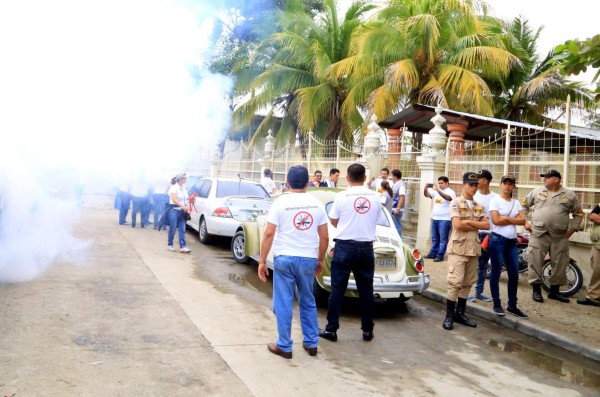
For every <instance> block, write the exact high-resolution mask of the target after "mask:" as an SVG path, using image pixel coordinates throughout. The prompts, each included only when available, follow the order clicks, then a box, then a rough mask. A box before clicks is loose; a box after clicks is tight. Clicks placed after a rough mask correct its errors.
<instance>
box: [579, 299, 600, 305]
mask: <svg viewBox="0 0 600 397" xmlns="http://www.w3.org/2000/svg"><path fill="white" fill-rule="evenodd" d="M577 303H579V304H580V305H592V306H600V303H597V302H594V301H593V300H591V299H588V298H581V299H577Z"/></svg>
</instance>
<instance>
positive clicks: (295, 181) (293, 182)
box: [287, 165, 308, 189]
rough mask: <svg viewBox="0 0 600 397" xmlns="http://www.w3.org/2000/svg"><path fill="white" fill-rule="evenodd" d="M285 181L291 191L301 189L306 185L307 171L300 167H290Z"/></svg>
mask: <svg viewBox="0 0 600 397" xmlns="http://www.w3.org/2000/svg"><path fill="white" fill-rule="evenodd" d="M287 181H288V184H289V185H290V187H291V188H292V189H303V188H304V187H305V186H306V184H307V183H308V170H307V169H306V167H304V166H302V165H294V166H292V167H290V169H289V171H288V174H287Z"/></svg>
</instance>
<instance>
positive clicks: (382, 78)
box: [330, 0, 521, 120]
mask: <svg viewBox="0 0 600 397" xmlns="http://www.w3.org/2000/svg"><path fill="white" fill-rule="evenodd" d="M478 12H484V13H485V12H486V4H485V3H484V2H483V1H478V0H472V1H469V0H464V1H461V0H390V1H389V3H388V5H387V7H385V8H383V9H382V11H381V12H380V13H379V14H378V16H377V18H375V19H374V20H373V21H370V22H368V23H366V24H365V25H364V26H363V27H362V28H361V29H360V30H359V31H357V32H356V34H355V36H354V38H353V42H352V49H353V53H352V56H350V57H348V58H346V59H343V60H341V61H339V62H337V63H336V64H334V65H332V67H331V69H330V72H331V74H332V75H333V76H335V78H338V79H343V78H347V80H348V85H349V87H350V91H349V93H348V99H347V100H346V101H345V103H344V108H343V112H342V113H343V114H344V115H349V114H351V113H352V112H354V109H355V108H356V107H361V108H367V109H369V111H370V112H372V113H374V114H375V115H376V116H377V117H378V119H380V120H381V119H382V118H385V117H387V116H389V115H390V114H392V113H393V112H396V111H398V110H401V109H402V108H404V107H405V106H406V105H408V104H410V103H416V102H418V103H424V104H430V105H437V104H442V106H444V107H447V108H452V109H455V110H459V111H467V112H473V113H478V114H483V115H488V116H492V115H493V97H492V92H491V89H490V87H489V86H488V84H487V83H486V79H491V80H501V79H502V78H504V77H505V76H506V75H507V74H508V73H509V71H510V70H511V68H513V67H515V66H518V65H520V64H521V62H520V61H519V59H518V58H517V57H516V56H515V55H513V54H511V53H510V52H509V51H507V50H506V48H505V47H504V44H503V42H502V41H501V35H500V34H499V33H500V31H499V30H498V29H497V27H496V26H495V24H494V23H493V20H492V19H491V18H489V17H482V16H479V15H478Z"/></svg>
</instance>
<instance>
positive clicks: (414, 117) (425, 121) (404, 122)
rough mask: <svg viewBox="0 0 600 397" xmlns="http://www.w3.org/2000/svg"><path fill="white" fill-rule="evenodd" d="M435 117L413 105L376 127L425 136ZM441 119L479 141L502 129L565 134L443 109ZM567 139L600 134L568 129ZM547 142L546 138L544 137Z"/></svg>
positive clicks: (430, 109)
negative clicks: (568, 137) (402, 129)
mask: <svg viewBox="0 0 600 397" xmlns="http://www.w3.org/2000/svg"><path fill="white" fill-rule="evenodd" d="M433 116H435V107H433V106H429V105H422V104H415V105H412V106H410V107H408V108H406V109H404V110H402V111H401V112H400V113H397V114H395V115H393V116H391V117H389V118H388V119H386V120H383V121H382V122H380V123H379V126H380V127H382V128H398V129H400V128H402V127H404V126H406V127H407V128H408V130H409V131H414V132H421V133H428V132H429V130H431V129H432V128H433V123H432V122H431V118H432V117H433ZM442 116H443V117H444V118H445V119H446V125H447V124H454V123H456V124H465V125H467V126H468V131H467V134H466V135H467V136H468V137H470V138H472V139H477V140H482V139H487V138H489V137H490V136H494V135H500V134H501V133H502V130H503V129H506V128H508V126H511V128H518V129H525V130H535V131H542V130H543V131H544V132H543V134H544V135H563V136H564V134H565V132H564V131H563V130H559V129H556V128H545V127H540V126H537V125H533V124H527V123H519V122H515V121H508V120H503V119H497V118H493V117H486V116H480V115H477V114H471V113H463V112H457V111H455V110H450V109H444V110H443V111H442ZM570 135H571V136H572V137H575V138H584V139H593V140H600V130H594V129H591V128H584V127H571V132H570ZM546 138H547V136H546Z"/></svg>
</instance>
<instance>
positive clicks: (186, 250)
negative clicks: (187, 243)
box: [173, 247, 192, 254]
mask: <svg viewBox="0 0 600 397" xmlns="http://www.w3.org/2000/svg"><path fill="white" fill-rule="evenodd" d="M173 251H174V250H173ZM179 252H183V253H184V254H189V253H190V252H192V250H191V249H189V248H188V247H183V248H182V249H180V250H179Z"/></svg>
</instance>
